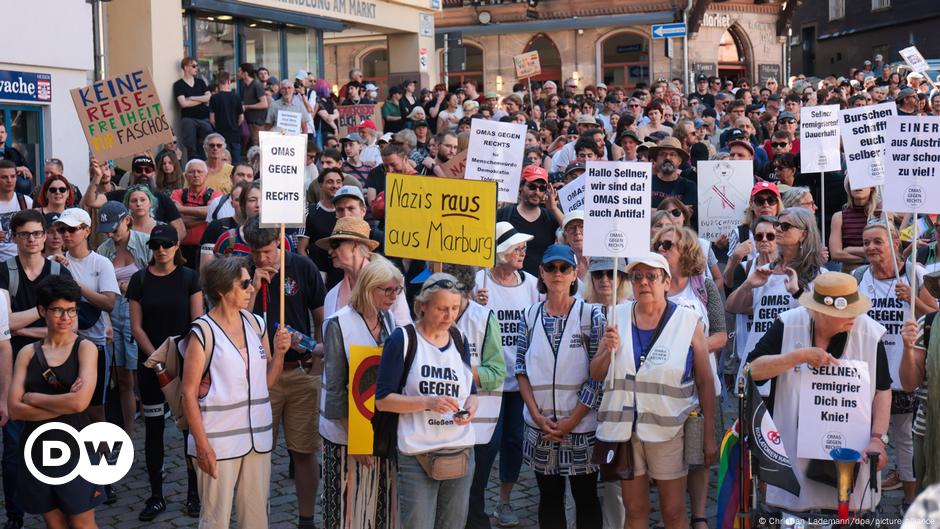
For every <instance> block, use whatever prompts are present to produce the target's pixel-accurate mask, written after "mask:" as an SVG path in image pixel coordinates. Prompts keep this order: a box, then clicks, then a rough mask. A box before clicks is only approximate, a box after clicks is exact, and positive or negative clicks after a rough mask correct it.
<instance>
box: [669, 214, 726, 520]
mask: <svg viewBox="0 0 940 529" xmlns="http://www.w3.org/2000/svg"><path fill="white" fill-rule="evenodd" d="M653 251H655V252H657V253H659V254H660V255H662V256H663V257H665V258H666V261H667V262H668V263H669V270H670V271H671V272H672V278H671V281H670V282H669V294H668V298H669V301H671V302H673V303H675V304H676V305H679V306H680V307H685V308H687V309H689V310H691V311H693V312H695V313H696V314H697V315H698V317H699V322H701V323H702V325H703V326H704V329H703V331H704V333H705V337H706V338H705V341H706V343H707V345H708V353H709V355H708V361H709V363H710V364H711V367H712V374H713V375H714V383H715V396H716V400H715V409H716V410H717V412H716V413H715V435H716V436H718V437H716V438H715V442H716V443H717V444H721V437H720V436H721V435H722V434H723V433H724V431H725V430H724V425H723V424H722V420H721V399H720V396H721V382H720V379H719V378H718V356H719V355H720V354H721V351H722V349H724V347H725V344H727V343H728V332H727V331H726V329H725V311H724V306H723V305H722V302H721V295H720V294H719V293H718V287H717V286H716V285H715V282H714V281H712V280H711V279H708V278H706V277H705V275H704V271H705V269H706V266H705V264H706V263H705V256H704V255H703V254H702V249H701V246H700V245H699V244H698V236H697V235H696V233H695V232H694V231H692V230H690V229H689V228H682V227H679V226H670V227H668V228H664V229H663V230H661V231H660V232H659V233H657V234H656V237H655V238H653ZM708 475H709V469H708V467H707V466H704V465H700V464H694V465H689V477H688V485H689V499H690V504H691V511H692V519H691V523H692V529H701V527H696V524H702V525H704V526H705V527H706V528H707V527H708V519H707V518H706V515H705V509H706V504H707V502H708Z"/></svg>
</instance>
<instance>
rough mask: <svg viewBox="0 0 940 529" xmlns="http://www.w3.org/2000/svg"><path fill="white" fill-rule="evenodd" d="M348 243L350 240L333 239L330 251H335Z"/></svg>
mask: <svg viewBox="0 0 940 529" xmlns="http://www.w3.org/2000/svg"><path fill="white" fill-rule="evenodd" d="M346 242H350V241H349V239H333V240H331V241H330V249H332V250H335V249H337V248H339V247H340V246H342V245H343V243H346Z"/></svg>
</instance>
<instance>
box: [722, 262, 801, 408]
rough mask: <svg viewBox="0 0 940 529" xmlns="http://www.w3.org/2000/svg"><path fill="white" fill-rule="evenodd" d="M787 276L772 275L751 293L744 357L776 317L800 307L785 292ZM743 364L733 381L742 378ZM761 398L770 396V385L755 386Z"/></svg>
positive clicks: (798, 303)
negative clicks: (749, 320)
mask: <svg viewBox="0 0 940 529" xmlns="http://www.w3.org/2000/svg"><path fill="white" fill-rule="evenodd" d="M786 278H787V276H785V275H783V274H772V275H771V276H770V278H768V279H767V283H765V284H764V285H763V286H760V287H757V288H755V289H754V290H753V291H751V295H752V296H753V301H752V303H751V308H752V309H753V310H752V311H751V322H752V325H751V327H750V329H748V332H747V341H746V342H745V345H744V356H743V357H742V358H744V359H746V358H747V355H749V354H751V351H753V350H754V348H755V347H757V342H759V341H760V339H761V338H763V337H764V334H766V333H767V329H769V328H770V326H771V325H772V324H773V322H774V320H776V319H777V316H778V315H779V314H781V313H782V312H784V311H787V310H790V309H794V308H796V307H799V306H800V302H799V301H797V300H796V299H794V298H793V295H792V294H790V293H789V292H788V291H787V284H786ZM744 365H745V362H744V361H743V360H742V362H741V364H740V365H739V366H738V376H737V377H736V379H735V380H737V379H739V378H741V377H742V376H744ZM757 388H758V390H759V391H760V394H761V396H763V397H766V396H768V395H770V384H759V385H758V386H757Z"/></svg>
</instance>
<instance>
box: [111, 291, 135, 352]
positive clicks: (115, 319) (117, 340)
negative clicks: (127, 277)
mask: <svg viewBox="0 0 940 529" xmlns="http://www.w3.org/2000/svg"><path fill="white" fill-rule="evenodd" d="M111 326H112V327H113V329H114V365H116V366H118V367H123V368H125V369H130V370H135V369H137V341H136V340H134V335H133V334H131V314H130V303H129V302H128V301H127V298H125V297H123V296H118V298H117V299H116V300H115V303H114V310H113V311H111Z"/></svg>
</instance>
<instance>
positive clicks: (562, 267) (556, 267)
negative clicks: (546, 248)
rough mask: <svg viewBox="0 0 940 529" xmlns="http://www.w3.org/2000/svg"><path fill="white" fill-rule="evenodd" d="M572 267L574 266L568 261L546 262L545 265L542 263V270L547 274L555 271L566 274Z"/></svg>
mask: <svg viewBox="0 0 940 529" xmlns="http://www.w3.org/2000/svg"><path fill="white" fill-rule="evenodd" d="M573 268H574V267H573V266H571V265H570V264H568V263H559V264H555V263H548V264H546V265H542V270H545V272H546V273H548V274H554V273H555V272H561V273H562V274H567V273H568V272H570V271H571V270H572V269H573Z"/></svg>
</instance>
